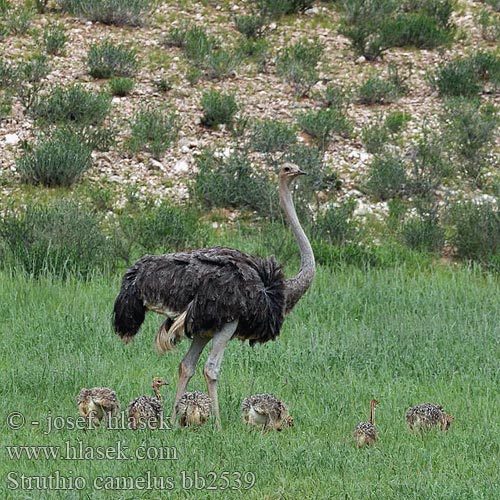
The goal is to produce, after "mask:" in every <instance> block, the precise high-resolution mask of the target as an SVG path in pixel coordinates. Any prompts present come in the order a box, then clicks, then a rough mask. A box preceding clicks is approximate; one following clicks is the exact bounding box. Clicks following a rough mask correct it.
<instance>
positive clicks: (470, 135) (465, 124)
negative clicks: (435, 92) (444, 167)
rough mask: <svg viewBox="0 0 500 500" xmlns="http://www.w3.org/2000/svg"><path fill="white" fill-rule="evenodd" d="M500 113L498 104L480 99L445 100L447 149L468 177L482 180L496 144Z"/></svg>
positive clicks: (443, 124)
mask: <svg viewBox="0 0 500 500" xmlns="http://www.w3.org/2000/svg"><path fill="white" fill-rule="evenodd" d="M499 120H500V117H499V115H498V108H496V107H495V106H494V105H492V104H489V103H484V104H482V103H481V101H480V100H479V99H474V100H470V99H466V98H463V97H462V98H459V97H457V98H453V99H448V100H447V101H446V102H445V110H444V113H443V114H442V116H441V123H442V126H443V129H444V134H445V137H446V143H447V145H448V151H449V152H450V155H451V158H453V160H454V162H453V163H455V164H457V165H458V166H459V168H460V170H462V172H464V173H465V174H466V175H467V176H468V177H469V178H471V179H473V180H474V181H475V182H476V183H480V182H481V177H482V174H483V170H484V169H485V167H486V165H487V164H488V160H489V156H490V153H491V151H492V149H493V148H494V145H495V141H496V138H497V130H498V125H499Z"/></svg>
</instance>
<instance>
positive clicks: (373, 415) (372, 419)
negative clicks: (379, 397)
mask: <svg viewBox="0 0 500 500" xmlns="http://www.w3.org/2000/svg"><path fill="white" fill-rule="evenodd" d="M370 424H372V425H375V405H374V404H373V403H370Z"/></svg>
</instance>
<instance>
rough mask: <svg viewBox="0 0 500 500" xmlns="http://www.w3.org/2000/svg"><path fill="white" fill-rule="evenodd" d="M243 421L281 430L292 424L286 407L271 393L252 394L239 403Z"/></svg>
mask: <svg viewBox="0 0 500 500" xmlns="http://www.w3.org/2000/svg"><path fill="white" fill-rule="evenodd" d="M241 416H242V418H243V421H244V422H246V423H248V424H250V425H255V426H258V427H262V429H263V430H275V431H281V430H283V429H284V428H285V427H291V426H292V425H293V418H292V417H291V416H290V415H289V414H288V408H287V406H286V405H285V404H284V403H283V401H280V400H279V399H277V398H275V397H274V396H272V395H271V394H254V395H253V396H249V397H248V398H245V399H244V400H243V403H241Z"/></svg>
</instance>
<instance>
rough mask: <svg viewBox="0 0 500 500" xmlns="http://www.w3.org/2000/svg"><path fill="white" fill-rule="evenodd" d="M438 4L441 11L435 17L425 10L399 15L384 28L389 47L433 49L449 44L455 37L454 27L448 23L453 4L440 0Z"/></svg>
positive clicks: (428, 10)
mask: <svg viewBox="0 0 500 500" xmlns="http://www.w3.org/2000/svg"><path fill="white" fill-rule="evenodd" d="M420 3H423V2H420ZM430 3H431V2H427V4H430ZM435 3H436V2H435ZM440 3H441V6H442V10H441V12H436V13H435V15H433V14H432V13H431V12H430V10H431V9H427V11H426V9H425V8H423V9H422V10H420V9H417V10H415V11H413V12H403V13H399V14H398V15H397V16H396V17H395V19H394V20H393V21H392V22H389V23H388V25H387V28H386V33H385V36H386V38H387V40H388V41H389V43H390V45H391V46H394V47H405V46H413V47H417V48H420V49H434V48H436V47H439V46H440V45H444V44H447V43H449V42H451V41H452V40H453V38H454V36H455V27H454V26H453V25H452V24H451V23H450V21H449V19H450V16H451V13H452V12H453V4H452V2H450V1H442V0H440Z"/></svg>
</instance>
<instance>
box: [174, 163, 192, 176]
mask: <svg viewBox="0 0 500 500" xmlns="http://www.w3.org/2000/svg"><path fill="white" fill-rule="evenodd" d="M173 170H174V173H176V174H187V173H188V172H189V163H188V162H187V161H186V160H179V161H177V162H176V163H175V165H174V169H173Z"/></svg>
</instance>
